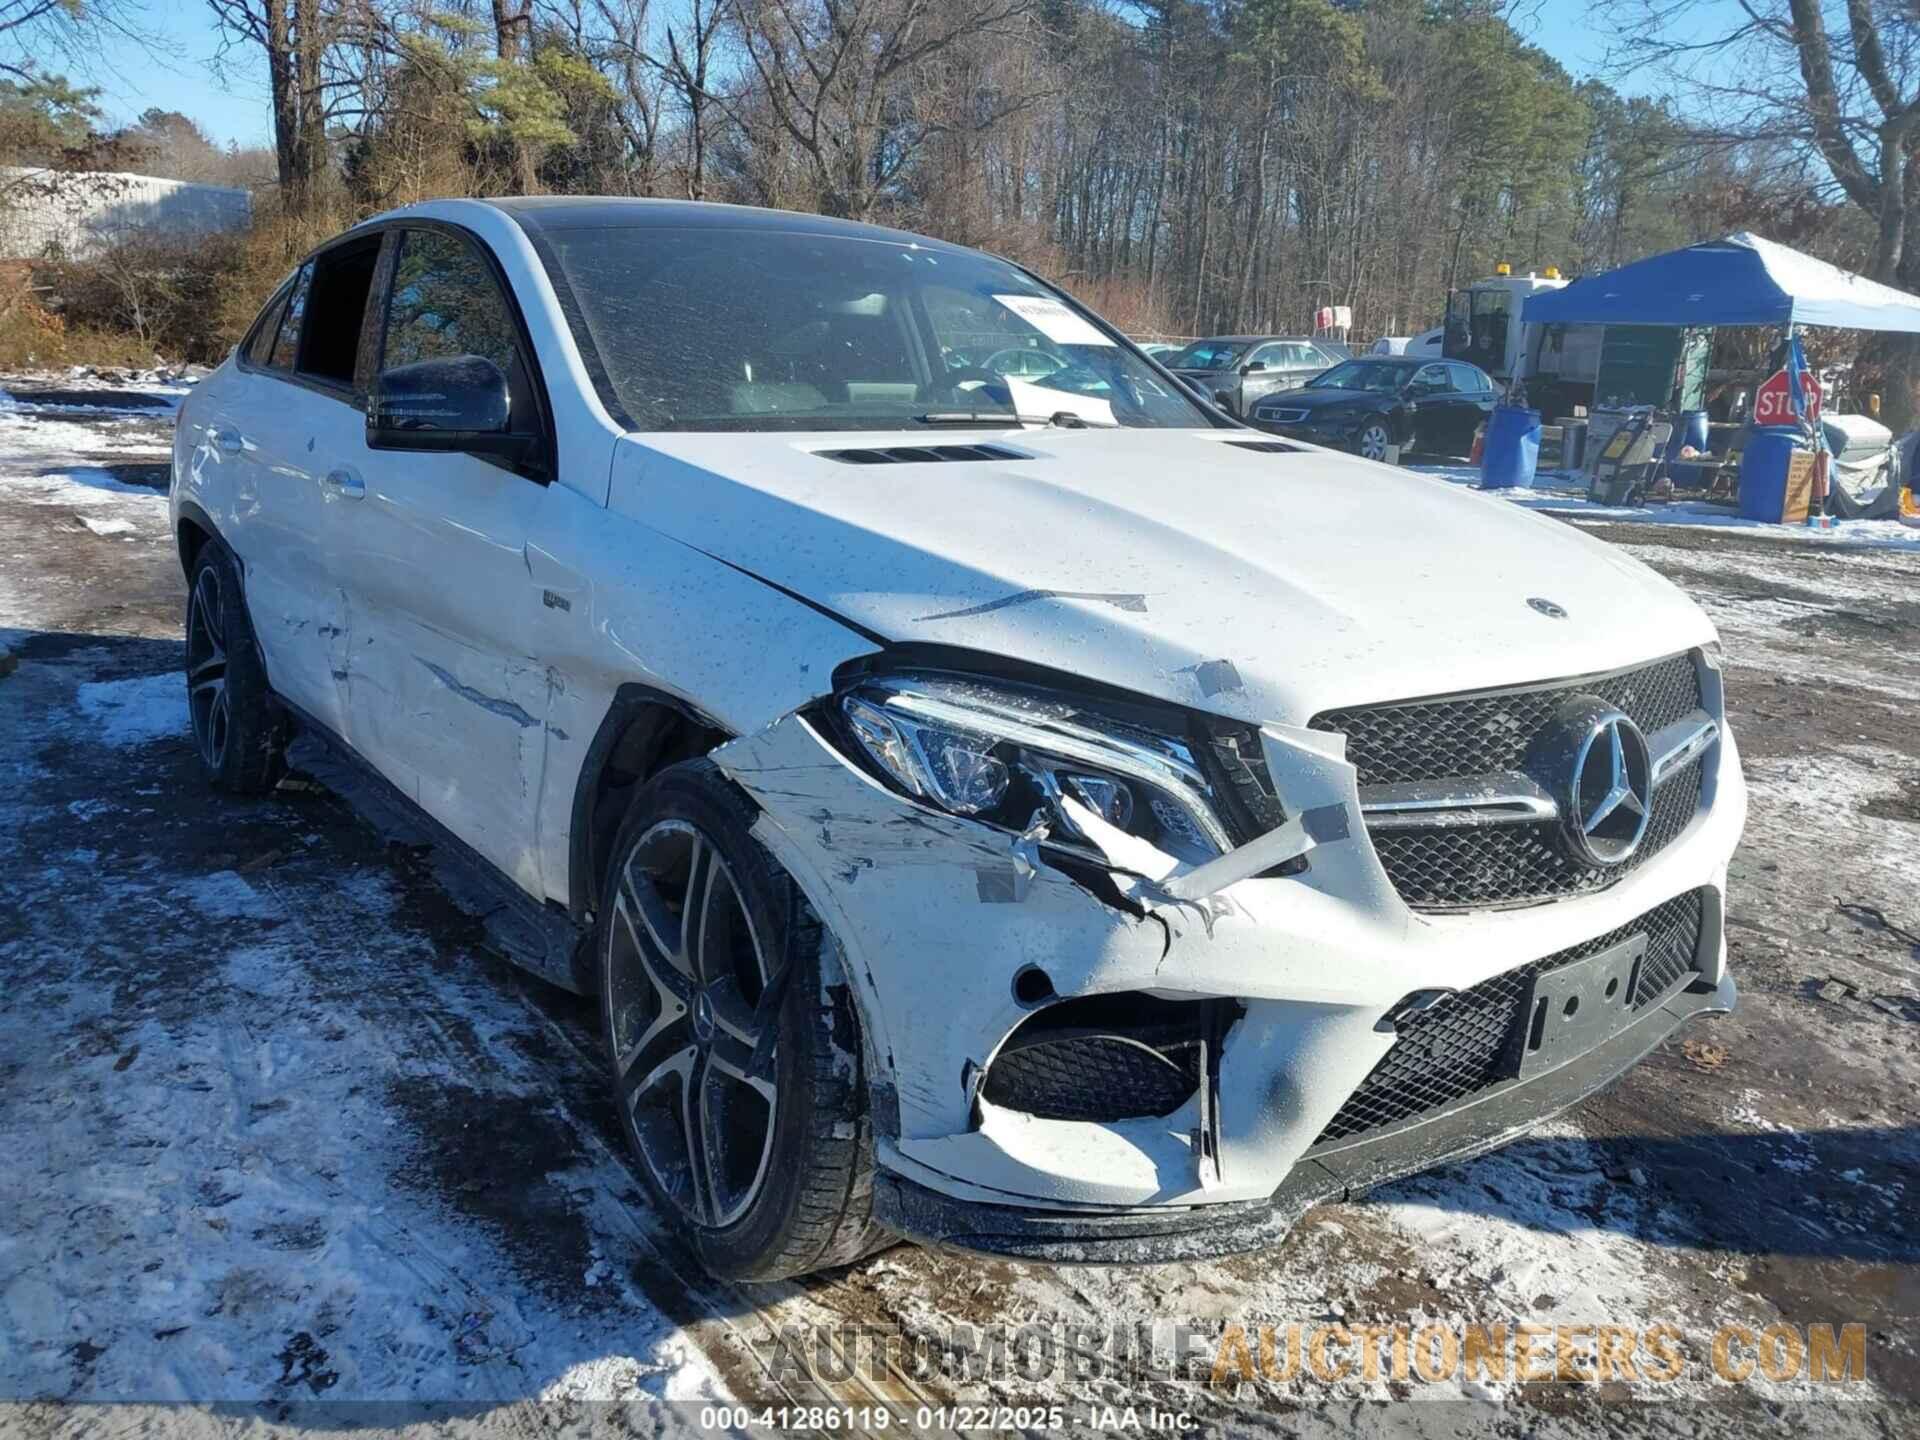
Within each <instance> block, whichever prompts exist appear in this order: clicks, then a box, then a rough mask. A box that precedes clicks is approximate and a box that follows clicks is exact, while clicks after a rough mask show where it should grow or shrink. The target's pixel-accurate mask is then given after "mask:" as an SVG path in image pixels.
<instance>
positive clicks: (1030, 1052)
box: [979, 967, 1242, 1124]
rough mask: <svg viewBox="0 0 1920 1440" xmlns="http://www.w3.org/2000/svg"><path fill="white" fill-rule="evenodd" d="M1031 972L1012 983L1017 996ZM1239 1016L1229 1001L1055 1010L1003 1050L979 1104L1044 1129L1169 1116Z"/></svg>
mask: <svg viewBox="0 0 1920 1440" xmlns="http://www.w3.org/2000/svg"><path fill="white" fill-rule="evenodd" d="M1037 968H1038V967H1029V969H1030V970H1037ZM1027 973H1028V972H1025V971H1023V972H1022V974H1021V975H1020V976H1016V977H1015V992H1014V993H1015V995H1016V996H1018V995H1019V994H1020V991H1019V982H1020V980H1021V979H1022V978H1025V976H1026V974H1027ZM1049 989H1051V983H1050V982H1049ZM1241 1013H1242V1012H1241V1010H1240V1007H1239V1006H1238V1005H1237V1004H1235V1003H1234V1002H1233V1001H1231V1000H1167V999H1164V998H1162V997H1160V996H1155V995H1148V994H1145V993H1142V992H1138V991H1123V992H1121V993H1118V994H1113V995H1089V996H1083V997H1081V998H1078V999H1073V1000H1060V1001H1056V1002H1055V1003H1053V1004H1050V1005H1046V1006H1044V1008H1042V1009H1039V1010H1036V1011H1035V1012H1034V1013H1033V1014H1032V1015H1029V1016H1028V1017H1027V1018H1026V1019H1024V1020H1022V1021H1021V1022H1020V1023H1019V1025H1017V1026H1016V1027H1015V1028H1014V1030H1013V1032H1012V1033H1011V1034H1010V1035H1008V1036H1007V1038H1006V1040H1005V1041H1004V1042H1002V1044H1001V1046H1000V1048H999V1050H998V1052H997V1053H996V1054H995V1055H994V1057H993V1059H992V1061H991V1062H989V1064H988V1066H987V1073H986V1075H985V1076H984V1077H983V1079H982V1080H981V1082H980V1090H979V1096H980V1098H981V1099H982V1100H984V1101H985V1102H987V1103H988V1104H990V1105H994V1106H997V1107H999V1108H1001V1109H1004V1110H1015V1111H1019V1112H1020V1113H1022V1114H1026V1115H1032V1116H1035V1117H1036V1118H1038V1119H1042V1120H1078V1121H1084V1122H1088V1123H1092V1124H1112V1123H1115V1122H1117V1121H1121V1120H1136V1119H1146V1118H1149V1117H1153V1116H1163V1115H1171V1114H1173V1113H1174V1112H1175V1111H1176V1110H1178V1109H1179V1108H1180V1107H1181V1106H1182V1105H1185V1104H1186V1103H1187V1102H1188V1101H1189V1100H1191V1099H1193V1097H1194V1095H1195V1094H1196V1092H1198V1090H1199V1089H1200V1086H1201V1083H1202V1080H1203V1079H1204V1078H1205V1076H1206V1074H1207V1070H1208V1067H1209V1066H1210V1065H1214V1064H1217V1052H1216V1051H1215V1049H1214V1047H1217V1046H1218V1044H1219V1038H1220V1036H1222V1035H1223V1034H1224V1033H1225V1032H1226V1030H1227V1028H1228V1026H1230V1025H1231V1024H1232V1023H1233V1021H1234V1019H1236V1018H1237V1017H1238V1016H1239V1015H1240V1014H1241ZM1203 1050H1204V1051H1205V1052H1206V1058H1205V1059H1204V1060H1203V1058H1202V1054H1203Z"/></svg>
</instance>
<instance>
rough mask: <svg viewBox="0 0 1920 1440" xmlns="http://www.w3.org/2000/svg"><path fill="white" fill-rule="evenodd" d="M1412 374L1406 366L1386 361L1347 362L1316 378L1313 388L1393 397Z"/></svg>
mask: <svg viewBox="0 0 1920 1440" xmlns="http://www.w3.org/2000/svg"><path fill="white" fill-rule="evenodd" d="M1412 373H1413V372H1412V371H1411V370H1409V369H1408V368H1407V367H1406V366H1405V365H1391V364H1388V363H1387V362H1386V361H1384V360H1347V361H1343V362H1342V363H1340V364H1338V365H1336V366H1334V367H1333V368H1332V369H1331V370H1329V371H1327V373H1326V374H1324V375H1320V376H1316V377H1315V379H1314V381H1313V388H1314V389H1315V390H1372V391H1374V392H1375V393H1377V394H1382V395H1391V394H1392V393H1394V392H1395V391H1397V390H1398V389H1399V388H1400V387H1401V386H1402V385H1404V384H1406V383H1407V376H1408V375H1410V374H1412Z"/></svg>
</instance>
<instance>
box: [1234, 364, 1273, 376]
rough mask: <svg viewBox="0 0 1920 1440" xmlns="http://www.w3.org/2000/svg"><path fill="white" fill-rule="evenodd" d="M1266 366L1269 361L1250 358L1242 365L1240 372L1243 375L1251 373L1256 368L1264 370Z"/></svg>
mask: <svg viewBox="0 0 1920 1440" xmlns="http://www.w3.org/2000/svg"><path fill="white" fill-rule="evenodd" d="M1266 368H1267V362H1266V361H1264V360H1249V361H1248V362H1247V363H1246V364H1244V365H1242V366H1241V367H1240V373H1241V374H1242V375H1251V374H1253V372H1254V371H1256V370H1264V369H1266Z"/></svg>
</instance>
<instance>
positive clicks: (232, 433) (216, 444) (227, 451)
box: [213, 430, 247, 455]
mask: <svg viewBox="0 0 1920 1440" xmlns="http://www.w3.org/2000/svg"><path fill="white" fill-rule="evenodd" d="M213 448H214V449H216V450H218V451H219V452H220V453H221V454H222V455H238V454H239V453H240V452H241V451H242V450H244V449H246V448H247V442H246V441H245V440H243V439H241V438H240V432H239V431H238V430H216V431H214V432H213Z"/></svg>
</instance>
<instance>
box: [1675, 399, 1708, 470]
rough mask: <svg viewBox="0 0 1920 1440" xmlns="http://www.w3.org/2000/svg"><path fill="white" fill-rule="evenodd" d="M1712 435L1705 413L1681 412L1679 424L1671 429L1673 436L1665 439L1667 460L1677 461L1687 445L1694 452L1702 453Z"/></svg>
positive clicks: (1696, 411)
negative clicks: (1694, 450)
mask: <svg viewBox="0 0 1920 1440" xmlns="http://www.w3.org/2000/svg"><path fill="white" fill-rule="evenodd" d="M1712 433H1713V432H1712V430H1711V429H1710V428H1709V426H1708V423H1707V412H1706V411H1704V410H1685V411H1682V412H1681V414H1680V419H1679V422H1678V423H1677V424H1676V425H1675V426H1674V427H1673V434H1672V435H1671V436H1669V437H1668V439H1667V458H1668V459H1669V460H1678V459H1679V458H1680V452H1681V451H1682V450H1684V449H1686V447H1687V446H1689V445H1691V446H1692V447H1693V448H1694V449H1696V450H1700V451H1704V450H1705V449H1706V448H1707V441H1708V439H1709V438H1710V437H1711V435H1712Z"/></svg>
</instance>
